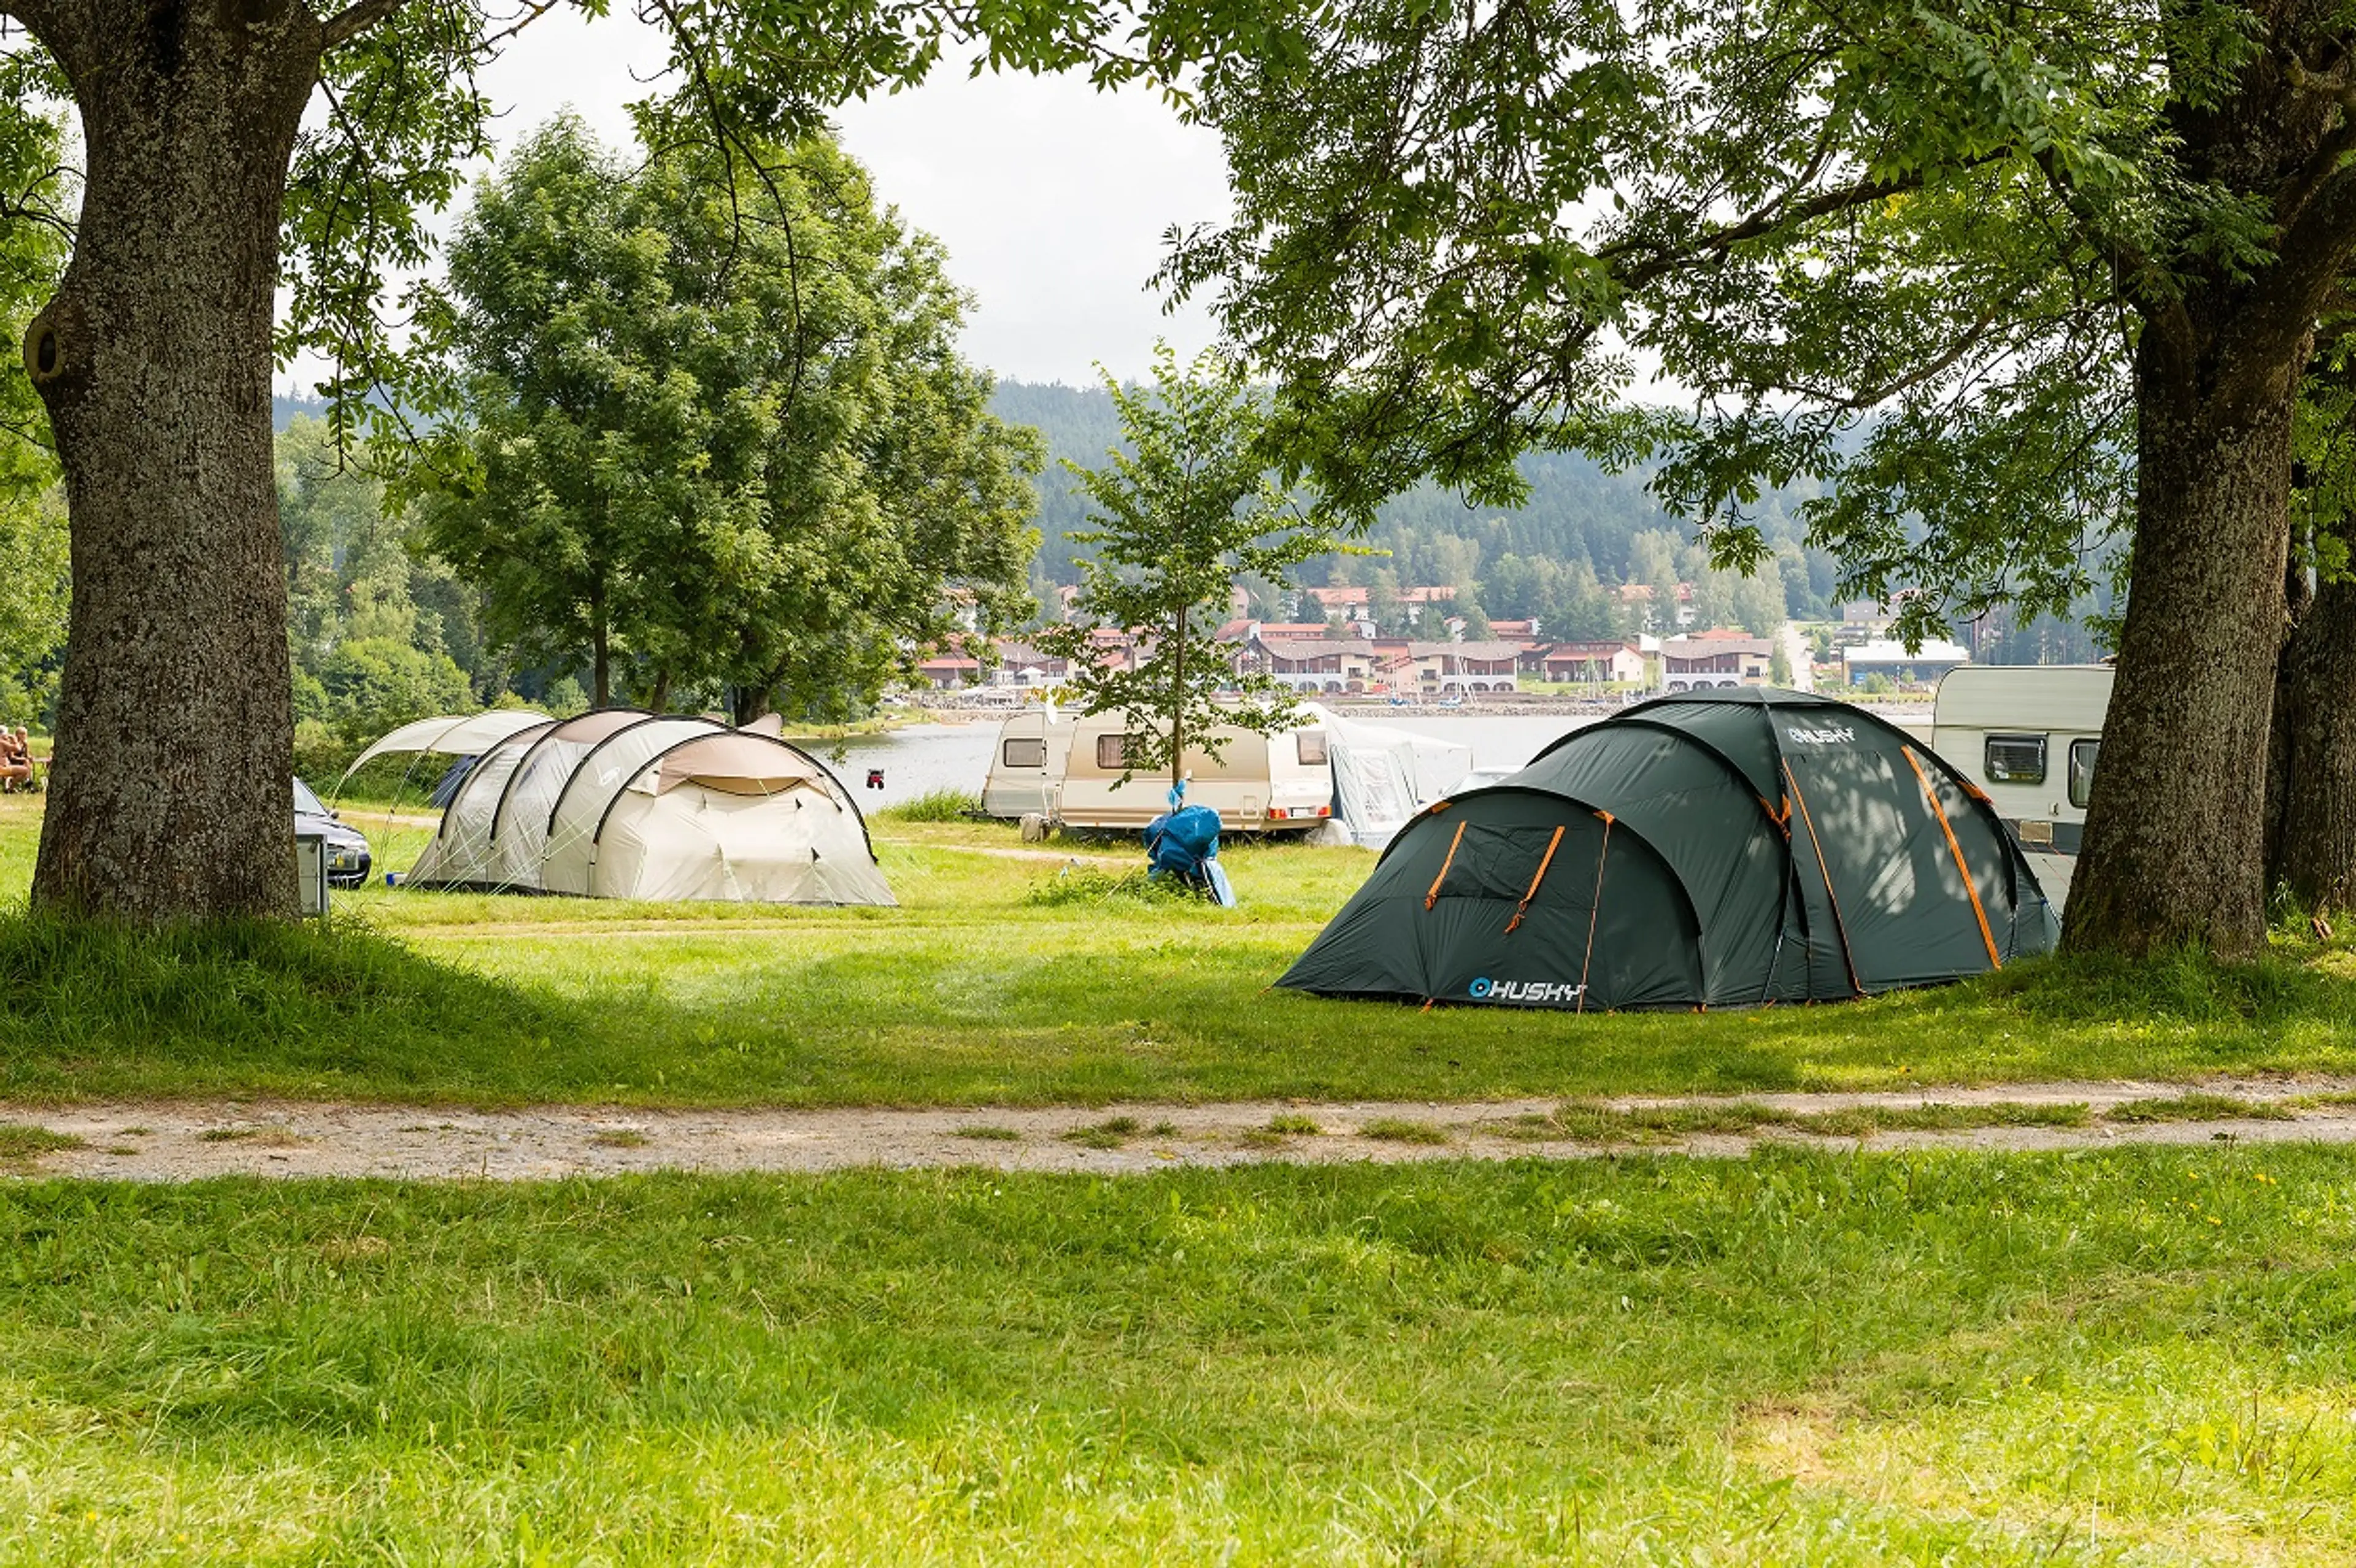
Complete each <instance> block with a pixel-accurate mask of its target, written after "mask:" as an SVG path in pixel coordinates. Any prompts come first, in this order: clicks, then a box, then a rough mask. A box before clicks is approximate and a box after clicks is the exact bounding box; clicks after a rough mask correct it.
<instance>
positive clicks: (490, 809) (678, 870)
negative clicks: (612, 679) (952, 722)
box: [379, 709, 894, 904]
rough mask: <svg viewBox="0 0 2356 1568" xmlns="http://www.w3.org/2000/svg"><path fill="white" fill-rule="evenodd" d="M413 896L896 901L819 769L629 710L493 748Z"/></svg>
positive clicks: (770, 746) (422, 860)
mask: <svg viewBox="0 0 2356 1568" xmlns="http://www.w3.org/2000/svg"><path fill="white" fill-rule="evenodd" d="M388 739H390V738H388ZM379 744H380V746H381V745H383V744H384V742H380V743H379ZM409 881H410V883H411V885H412V886H415V887H434V888H472V889H477V890H487V891H514V892H551V893H570V894H574V895H577V896H586V897H594V898H620V899H677V900H717V901H731V902H743V903H807V904H889V903H892V902H894V899H893V897H892V890H891V889H890V887H888V886H887V885H886V884H885V883H884V880H883V874H882V873H881V872H880V871H878V870H877V869H876V866H875V852H874V848H873V845H872V844H871V843H870V842H869V839H868V837H867V824H866V822H865V819H864V818H862V816H861V815H860V812H859V806H858V804H857V802H855V801H854V800H852V798H851V794H850V792H849V791H847V790H845V789H844V788H843V787H842V785H841V782H840V781H838V780H837V779H836V778H835V777H834V775H833V774H832V773H829V772H828V771H827V769H826V768H825V766H824V765H823V764H821V763H819V761H818V760H817V759H816V758H814V757H812V756H810V755H809V753H808V752H803V751H802V750H801V749H800V748H798V747H797V746H794V745H792V744H790V743H788V742H787V741H783V740H780V739H778V738H777V737H776V736H774V735H766V734H759V733H754V732H751V731H740V730H731V729H729V728H728V727H727V726H725V725H723V724H721V723H719V722H717V721H715V720H710V719H699V718H691V717H681V716H678V715H661V714H652V713H644V712H639V711H636V710H633V709H601V710H599V711H597V712H594V713H584V714H583V715H581V716H580V717H578V718H575V719H567V720H542V721H541V722H538V723H535V724H530V725H527V726H524V727H522V728H519V729H516V730H514V731H511V732H509V733H508V734H506V735H504V736H501V737H499V738H498V739H497V740H495V741H491V742H490V743H489V744H488V745H487V746H486V747H485V749H484V750H483V751H482V752H480V753H478V754H477V758H476V762H475V764H474V766H473V768H472V769H471V770H469V771H468V773H467V774H466V778H465V780H464V781H463V782H462V783H461V784H459V786H458V788H457V791H456V793H455V794H454V795H452V796H451V799H450V804H449V805H448V806H447V807H446V808H445V809H444V812H443V814H442V821H441V825H440V826H439V827H437V828H436V830H435V832H434V838H433V841H432V842H431V843H429V844H428V845H427V846H426V848H425V852H424V853H423V855H421V856H420V857H419V858H418V860H417V864H416V865H415V866H414V867H413V868H412V869H411V871H410V873H409Z"/></svg>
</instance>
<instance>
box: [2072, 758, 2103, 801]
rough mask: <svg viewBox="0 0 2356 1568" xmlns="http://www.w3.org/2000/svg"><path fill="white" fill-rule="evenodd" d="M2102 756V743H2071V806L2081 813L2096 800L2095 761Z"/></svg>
mask: <svg viewBox="0 0 2356 1568" xmlns="http://www.w3.org/2000/svg"><path fill="white" fill-rule="evenodd" d="M2102 754H2103V743H2102V742H2101V741H2071V742H2070V804H2071V805H2074V806H2076V807H2077V808H2078V809H2079V810H2081V811H2083V810H2085V809H2086V803H2087V802H2088V801H2090V800H2092V799H2094V759H2095V758H2096V757H2099V756H2101V755H2102Z"/></svg>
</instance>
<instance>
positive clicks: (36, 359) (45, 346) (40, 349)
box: [33, 326, 58, 376]
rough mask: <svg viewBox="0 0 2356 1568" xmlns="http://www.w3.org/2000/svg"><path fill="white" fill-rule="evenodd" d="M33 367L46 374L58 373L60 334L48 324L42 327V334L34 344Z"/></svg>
mask: <svg viewBox="0 0 2356 1568" xmlns="http://www.w3.org/2000/svg"><path fill="white" fill-rule="evenodd" d="M33 367H34V368H35V369H37V370H38V371H39V372H40V373H41V374H42V375H44V376H54V375H56V374H57V369H58V335H57V334H56V333H55V332H53V331H51V330H50V329H49V328H48V327H46V326H45V327H43V328H41V336H40V337H39V339H38V340H37V342H36V343H35V344H34V345H33Z"/></svg>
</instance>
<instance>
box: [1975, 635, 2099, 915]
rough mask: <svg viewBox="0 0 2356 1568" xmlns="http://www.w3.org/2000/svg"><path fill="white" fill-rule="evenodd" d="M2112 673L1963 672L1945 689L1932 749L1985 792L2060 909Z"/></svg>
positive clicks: (2095, 668)
mask: <svg viewBox="0 0 2356 1568" xmlns="http://www.w3.org/2000/svg"><path fill="white" fill-rule="evenodd" d="M2110 706H2111V667H2110V666H2108V665H2009V666H2008V665H1964V666H1962V667H1958V668H1955V669H1952V670H1949V671H1948V672H1947V673H1946V675H1945V676H1944V677H1942V678H1941V679H1940V682H1939V695H1938V698H1937V699H1936V701H1935V702H1934V703H1933V707H1932V709H1931V745H1932V749H1933V750H1934V751H1936V752H1938V753H1939V754H1940V755H1941V756H1943V757H1944V758H1946V759H1947V761H1948V762H1949V763H1953V764H1954V766H1955V767H1956V768H1957V769H1959V770H1960V771H1961V772H1962V773H1963V774H1964V776H1965V778H1967V779H1969V780H1971V781H1972V782H1973V783H1974V784H1977V785H1979V787H1980V788H1982V789H1984V790H1986V791H1987V795H1988V798H1989V799H1990V800H1991V801H1993V802H1995V803H1996V808H1997V815H1998V816H2002V817H2003V818H2004V819H2005V822H2006V824H2007V825H2008V827H2011V828H2012V830H2013V832H2014V833H2015V834H2016V835H2018V836H2019V839H2020V847H2021V848H2022V850H2023V851H2025V852H2026V853H2027V855H2028V856H2029V866H2030V867H2031V868H2032V869H2034V870H2035V871H2036V872H2037V880H2038V881H2039V883H2040V884H2041V885H2042V886H2043V887H2044V889H2045V896H2046V897H2047V898H2049V899H2051V900H2052V901H2053V907H2054V908H2055V909H2057V910H2058V909H2060V908H2061V906H2062V902H2063V901H2064V900H2065V899H2066V898H2067V897H2068V896H2069V891H2070V873H2071V871H2072V869H2075V868H2076V866H2077V863H2078V841H2079V838H2080V836H2081V835H2082V834H2083V832H2084V830H2085V823H2086V801H2087V799H2088V797H2089V795H2090V793H2091V792H2092V790H2093V788H2094V762H2095V759H2096V758H2097V757H2098V756H2100V755H2101V753H2102V750H2103V718H2104V714H2106V713H2107V712H2108V711H2109V710H2110Z"/></svg>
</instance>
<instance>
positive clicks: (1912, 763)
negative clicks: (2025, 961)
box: [1898, 746, 2004, 969]
mask: <svg viewBox="0 0 2356 1568" xmlns="http://www.w3.org/2000/svg"><path fill="white" fill-rule="evenodd" d="M1898 749H1899V750H1900V751H1901V752H1905V753H1906V765H1907V766H1908V767H1910V768H1912V769H1913V770H1914V782H1915V783H1917V784H1921V785H1922V798H1923V799H1924V800H1927V801H1929V802H1930V803H1931V815H1932V816H1935V817H1937V818H1938V819H1939V831H1940V832H1942V833H1944V834H1945V835H1946V836H1947V853H1949V854H1951V855H1953V856H1954V858H1955V869H1956V870H1957V871H1958V872H1960V873H1962V875H1963V879H1964V896H1965V897H1966V898H1968V899H1970V900H1971V901H1972V918H1973V919H1974V920H1976V921H1978V922H1979V923H1980V940H1981V941H1982V942H1985V943H1987V955H1988V967H1989V968H1991V969H2001V968H2003V967H2004V960H2003V959H2002V958H1999V957H1998V956H1997V951H1996V933H1994V932H1993V931H1990V930H1989V929H1988V917H1987V909H1986V908H1984V907H1983V906H1982V905H1981V903H1980V890H1979V887H1978V885H1977V884H1976V883H1975V882H1974V881H1973V880H1972V869H1971V868H1970V867H1969V866H1966V865H1965V864H1964V847H1963V846H1962V845H1961V844H1959V843H1957V842H1956V841H1955V825H1954V823H1952V822H1949V821H1948V820H1947V810H1946V807H1944V806H1943V805H1940V804H1939V795H1938V792H1937V791H1935V790H1933V788H1932V787H1931V775H1930V774H1928V773H1924V772H1923V771H1922V763H1920V762H1919V761H1917V760H1916V758H1915V756H1914V748H1913V747H1912V746H1901V747H1900V748H1898Z"/></svg>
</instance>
